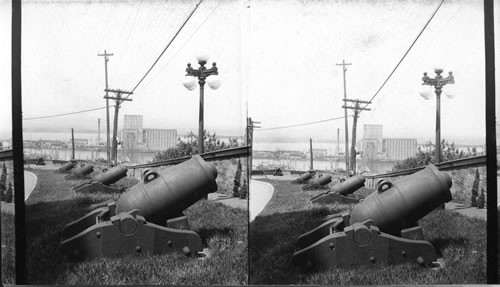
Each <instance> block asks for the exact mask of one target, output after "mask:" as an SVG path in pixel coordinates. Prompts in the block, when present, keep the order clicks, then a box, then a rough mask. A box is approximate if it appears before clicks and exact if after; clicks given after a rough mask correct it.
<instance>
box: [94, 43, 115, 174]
mask: <svg viewBox="0 0 500 287" xmlns="http://www.w3.org/2000/svg"><path fill="white" fill-rule="evenodd" d="M97 56H104V75H105V77H106V89H105V91H106V155H107V161H108V167H109V161H110V156H109V99H108V98H107V97H108V61H109V58H108V56H113V54H108V53H107V52H106V50H104V54H97Z"/></svg>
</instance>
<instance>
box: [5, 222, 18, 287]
mask: <svg viewBox="0 0 500 287" xmlns="http://www.w3.org/2000/svg"><path fill="white" fill-rule="evenodd" d="M1 216H2V241H1V242H2V284H9V285H13V284H15V283H16V265H15V258H16V249H15V246H16V242H15V241H16V236H15V224H14V215H12V214H8V213H3V212H2V215H1Z"/></svg>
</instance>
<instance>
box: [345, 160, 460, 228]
mask: <svg viewBox="0 0 500 287" xmlns="http://www.w3.org/2000/svg"><path fill="white" fill-rule="evenodd" d="M451 185H452V182H451V178H450V176H449V175H448V174H446V173H444V172H440V171H439V170H438V169H437V168H436V167H435V166H434V165H429V166H427V167H426V168H425V169H423V170H421V171H419V172H416V173H414V174H412V175H410V176H407V177H404V178H402V179H400V180H398V181H395V182H394V183H392V182H390V181H387V180H381V181H379V183H378V186H377V190H376V191H374V192H373V193H371V194H370V195H369V196H367V197H366V198H365V199H364V200H363V201H362V202H360V203H359V204H357V205H355V206H354V208H353V209H352V212H351V218H350V224H353V223H356V222H363V221H365V220H368V219H371V220H373V221H374V224H375V225H376V226H378V227H379V228H380V230H381V231H383V232H386V233H389V234H392V235H396V236H399V233H400V231H401V230H402V229H404V228H407V227H411V226H412V225H413V224H415V223H416V222H417V221H418V220H419V219H421V218H422V217H424V216H425V215H427V214H428V213H429V212H431V211H432V210H434V209H435V208H437V207H439V206H440V205H441V204H443V203H445V202H448V201H450V200H451V193H450V187H451Z"/></svg>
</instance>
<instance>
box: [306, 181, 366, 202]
mask: <svg viewBox="0 0 500 287" xmlns="http://www.w3.org/2000/svg"><path fill="white" fill-rule="evenodd" d="M364 185H365V178H364V177H362V176H361V175H355V176H353V177H349V178H347V179H346V180H345V181H343V182H339V183H337V184H335V185H334V186H333V187H332V188H331V189H329V190H328V191H326V192H324V193H321V194H318V195H316V196H313V197H311V202H312V203H318V204H332V203H358V202H359V200H358V199H356V198H354V197H351V196H349V195H351V194H353V193H354V192H355V191H356V190H358V189H360V188H361V187H363V186H364Z"/></svg>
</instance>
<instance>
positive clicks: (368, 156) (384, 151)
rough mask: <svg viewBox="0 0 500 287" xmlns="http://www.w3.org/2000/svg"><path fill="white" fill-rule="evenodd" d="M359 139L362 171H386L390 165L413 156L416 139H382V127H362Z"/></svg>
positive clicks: (415, 150) (415, 151)
mask: <svg viewBox="0 0 500 287" xmlns="http://www.w3.org/2000/svg"><path fill="white" fill-rule="evenodd" d="M363 131H364V133H363V138H362V139H361V143H360V146H361V151H362V152H361V158H362V169H368V170H370V171H372V172H382V171H387V169H388V168H391V167H392V164H391V162H392V163H394V162H395V161H399V160H404V159H406V158H409V157H412V156H415V155H416V154H417V151H418V149H417V139H406V138H384V137H383V134H382V125H364V128H363Z"/></svg>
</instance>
